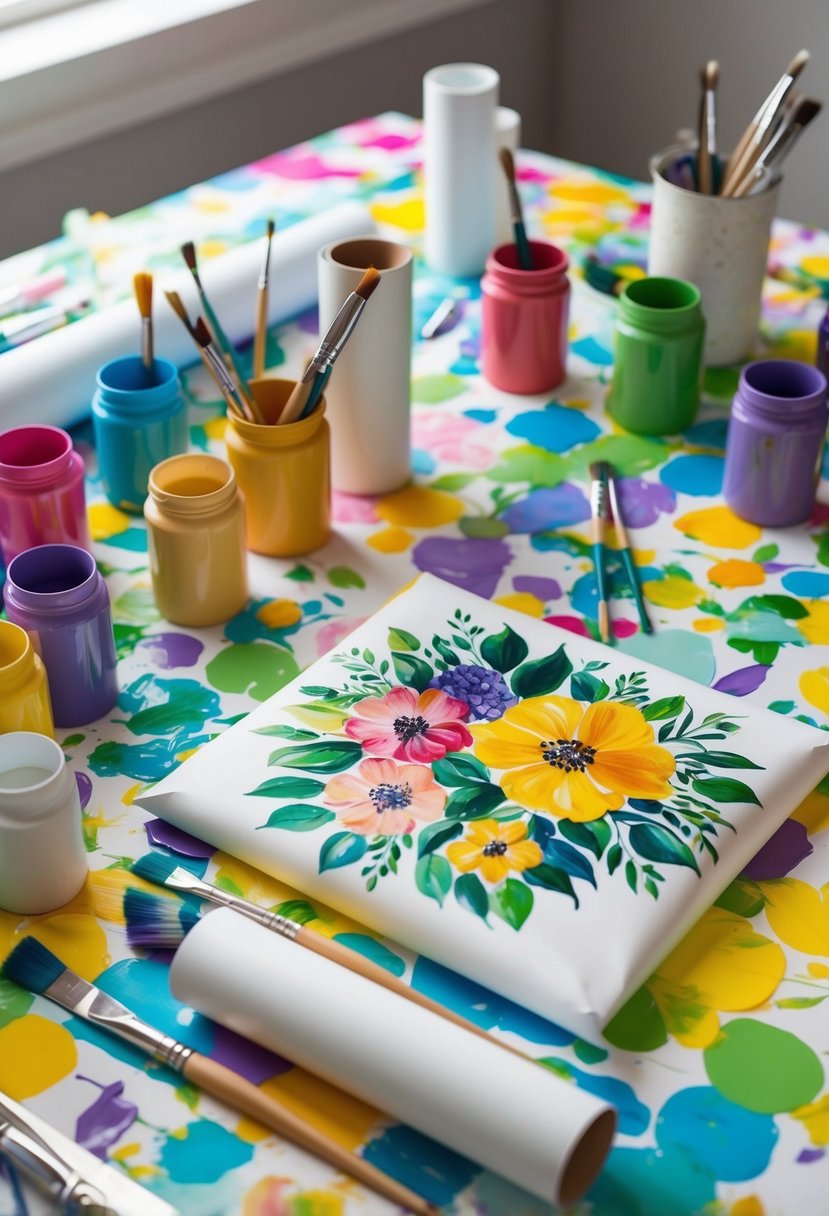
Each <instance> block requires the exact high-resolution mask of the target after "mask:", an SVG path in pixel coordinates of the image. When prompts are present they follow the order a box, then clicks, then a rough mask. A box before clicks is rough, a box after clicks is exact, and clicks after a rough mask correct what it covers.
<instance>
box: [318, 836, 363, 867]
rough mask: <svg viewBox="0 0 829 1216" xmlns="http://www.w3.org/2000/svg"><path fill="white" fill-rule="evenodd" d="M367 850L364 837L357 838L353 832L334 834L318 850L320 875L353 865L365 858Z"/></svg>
mask: <svg viewBox="0 0 829 1216" xmlns="http://www.w3.org/2000/svg"><path fill="white" fill-rule="evenodd" d="M367 848H368V842H367V840H366V838H365V836H358V835H357V834H356V833H355V832H335V833H334V835H333V836H329V837H328V839H327V840H326V841H325V843H324V844H323V846H322V848H321V849H320V874H322V873H323V871H324V870H337V869H339V868H340V866H350V865H353V864H354V862H355V861H359V860H360V859H361V858H362V857H364V856H365V853H366V849H367Z"/></svg>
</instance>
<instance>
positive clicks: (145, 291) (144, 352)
mask: <svg viewBox="0 0 829 1216" xmlns="http://www.w3.org/2000/svg"><path fill="white" fill-rule="evenodd" d="M132 286H133V291H134V292H135V299H136V301H137V303H138V311H139V312H140V314H141V362H142V363H143V364H144V368H145V370H146V373H147V383H148V384H152V383H153V382H154V380H155V356H154V353H153V276H152V275H151V274H149V273H148V272H147V271H146V270H142V271H141V272H140V274H136V275H133V279H132Z"/></svg>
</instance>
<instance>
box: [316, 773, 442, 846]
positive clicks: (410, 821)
mask: <svg viewBox="0 0 829 1216" xmlns="http://www.w3.org/2000/svg"><path fill="white" fill-rule="evenodd" d="M323 801H324V802H325V805H326V806H330V807H331V808H332V809H333V810H335V811H336V812H337V815H338V817H339V819H340V822H341V823H343V824H345V826H346V827H347V828H350V829H351V831H352V832H357V833H358V834H359V835H360V836H375V835H378V834H379V835H380V836H402V835H403V834H404V832H411V830H412V828H413V827H414V826H415V822H416V821H417V820H418V819H419V820H421V821H422V822H423V823H432V822H433V821H434V820H435V819H439V818H440V816H441V813H442V812H443V806H444V803H445V802H446V792H445V791H444V790H443V789H442V788H441V787H440V786H439V785H438V784H437V782H436V781H435V779H434V777H433V776H432V770H431V769H429V768H426V766H425V765H423V764H395V762H394V760H387V759H372V760H363V761H362V762H361V763H360V764H359V765H358V767H357V771H356V772H353V773H342V774H341V775H340V776H337V777H334V778H332V780H331V781H329V782H328V785H327V786H326V789H325V794H324V796H323Z"/></svg>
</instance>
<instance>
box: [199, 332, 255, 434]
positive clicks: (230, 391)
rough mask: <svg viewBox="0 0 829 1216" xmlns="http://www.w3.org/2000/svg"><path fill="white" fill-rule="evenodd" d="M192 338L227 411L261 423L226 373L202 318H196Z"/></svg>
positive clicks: (245, 397) (246, 399)
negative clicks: (200, 351)
mask: <svg viewBox="0 0 829 1216" xmlns="http://www.w3.org/2000/svg"><path fill="white" fill-rule="evenodd" d="M193 336H194V338H195V339H196V341H197V342H198V344H199V346H200V347H201V349H202V350H203V351H204V357H205V359H206V360H207V362H208V364H209V366H210V370H211V371H212V372H213V376H214V377H215V380H216V383H217V384H218V386H219V388H220V389H221V390H222V395H223V396H224V399H225V401H226V402H227V405H228V409H231V410H232V411H233V413H234V414H236V416H237V417H238V418H243V419H244V420H245V421H246V422H259V423H261V422H263V421H264V420H263V418H262V416H261V414H259V411H258V410H257V409H256V407H255V406H254V404H253V402H252V401H251V400H250V399H249V398H248V397H247V396H245V394H244V393H242V392H240V390H239V386H238V384H237V383H236V381H235V380H234V379H233V377H232V376H231V374H230V372H229V371H228V369H227V367H226V365H225V362H224V360H223V359H222V358H221V356H220V355H219V354H218V352H217V351H216V349H215V347H214V346H213V340H212V337H211V334H210V330H209V329H208V328H207V326H206V324H205V322H204V319H203V318H202V317H197V318H196V324H195V326H194V327H193Z"/></svg>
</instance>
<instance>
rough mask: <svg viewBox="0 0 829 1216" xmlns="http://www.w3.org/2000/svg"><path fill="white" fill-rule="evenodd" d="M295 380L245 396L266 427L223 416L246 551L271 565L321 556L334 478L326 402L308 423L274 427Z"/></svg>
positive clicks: (259, 385) (257, 386)
mask: <svg viewBox="0 0 829 1216" xmlns="http://www.w3.org/2000/svg"><path fill="white" fill-rule="evenodd" d="M294 383H295V382H294V381H293V380H279V379H275V378H274V379H271V378H268V377H262V378H260V379H258V380H251V381H250V389H251V393H252V394H253V397H254V399H255V401H256V404H257V405H258V406H259V409H260V410H261V412H262V417H263V418H264V419H265V423H266V424H267V425H265V426H262V425H259V424H257V423H255V422H247V421H246V420H245V419H243V418H237V417H236V416H235V415H233V414H228V419H227V428H226V430H225V443H226V444H227V458H228V460H229V461H230V463H231V465H232V466H233V469H234V472H235V473H236V480H237V482H238V483H239V489H240V490H241V491H242V494H243V495H244V500H245V521H246V532H247V546H248V548H249V549H252V550H253V552H254V553H265V554H267V555H268V556H269V557H292V556H294V555H296V554H300V553H310V552H311V551H312V550H313V549H319V548H320V546H321V545H324V544H325V542H326V541H327V540H328V537H329V535H330V532H331V470H330V453H329V449H330V442H329V429H328V422H327V420H326V418H325V397H324V396H323V397H322V398H321V399H320V401H319V404H318V405H317V406H316V408H315V409H314V410H313V412H312V413H310V414H309V415H308V417H307V418H302V419H299V420H297V421H296V422H289V423H287V424H286V425H285V426H274V425H273V423H275V422H276V419H277V418H278V417H279V414H280V413H281V411H282V407H283V406H284V405H285V403H286V401H287V400H288V398H289V397H290V395H291V390H292V389H293V387H294Z"/></svg>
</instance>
